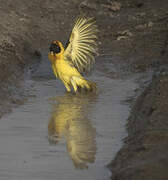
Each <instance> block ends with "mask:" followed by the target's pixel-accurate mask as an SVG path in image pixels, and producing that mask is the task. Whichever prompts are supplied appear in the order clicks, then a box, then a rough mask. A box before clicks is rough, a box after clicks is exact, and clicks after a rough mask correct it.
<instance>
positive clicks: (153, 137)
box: [0, 0, 168, 180]
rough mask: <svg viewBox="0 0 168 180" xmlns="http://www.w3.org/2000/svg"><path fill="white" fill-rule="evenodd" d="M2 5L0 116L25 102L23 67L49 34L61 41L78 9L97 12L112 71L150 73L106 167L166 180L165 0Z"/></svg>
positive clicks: (118, 174)
mask: <svg viewBox="0 0 168 180" xmlns="http://www.w3.org/2000/svg"><path fill="white" fill-rule="evenodd" d="M0 4H1V5H0V15H1V16H0V20H1V21H0V39H1V40H0V55H1V56H0V74H1V76H0V82H1V84H0V85H1V86H0V99H1V102H0V107H1V108H0V115H1V116H2V114H3V113H5V112H8V111H9V110H11V107H13V106H14V105H18V104H22V103H23V102H24V99H25V97H27V96H26V94H25V91H24V88H23V82H24V76H23V75H24V73H25V68H26V67H27V66H28V65H30V64H32V63H34V64H36V63H38V62H39V61H40V57H41V56H42V55H43V54H45V53H47V49H48V46H49V44H50V42H51V41H52V40H53V39H58V40H60V41H62V42H64V43H66V41H67V39H68V36H69V33H70V31H71V27H72V23H73V20H74V19H75V17H76V16H77V15H78V14H79V13H80V12H81V11H83V12H85V13H87V14H88V15H90V16H95V17H96V19H97V23H98V25H99V29H100V38H99V40H100V42H99V44H100V55H103V54H110V55H112V56H113V57H116V58H113V59H114V60H113V62H112V63H114V64H115V65H116V67H119V68H118V72H117V75H119V76H123V74H124V75H125V74H127V73H136V72H145V71H148V70H150V69H153V70H154V71H155V73H154V77H153V79H152V82H151V84H150V85H148V87H146V89H145V90H144V92H143V93H142V94H141V95H140V96H139V97H138V98H137V99H136V101H135V103H134V105H133V108H132V111H131V114H130V117H129V119H128V138H127V139H126V141H125V144H124V146H123V148H122V149H121V151H120V152H119V153H118V154H117V156H116V158H115V160H114V161H113V163H112V165H111V166H110V167H112V173H113V177H112V179H115V180H120V179H123V180H126V179H129V180H131V179H133V180H136V179H142V178H143V179H148V180H149V179H165V180H166V179H168V173H167V171H166V169H167V166H168V154H167V147H168V134H167V132H168V131H167V125H168V124H167V117H168V104H167V102H168V93H167V92H168V86H167V84H168V76H167V68H166V67H167V63H168V60H167V57H168V46H167V44H168V23H167V22H168V3H167V0H162V1H157V0H146V1H142V0H118V1H111V0H107V1H103V0H88V1H82V0H81V1H79V0H73V1H68V0H57V1H54V0H51V1H42V0H29V1H27V0H22V1H20V0H15V1H12V0H0ZM58 37H59V38H58ZM115 73H116V72H115ZM112 74H113V72H112Z"/></svg>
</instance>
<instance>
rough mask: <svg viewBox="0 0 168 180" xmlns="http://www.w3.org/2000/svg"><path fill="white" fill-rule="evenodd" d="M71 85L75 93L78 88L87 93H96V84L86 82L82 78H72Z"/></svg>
mask: <svg viewBox="0 0 168 180" xmlns="http://www.w3.org/2000/svg"><path fill="white" fill-rule="evenodd" d="M71 84H72V86H73V88H74V91H75V92H76V91H77V89H78V88H81V89H86V90H88V91H95V92H96V91H97V86H96V83H94V82H91V81H88V80H86V79H84V78H81V77H78V76H73V77H72V79H71Z"/></svg>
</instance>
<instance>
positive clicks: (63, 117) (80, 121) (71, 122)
mask: <svg viewBox="0 0 168 180" xmlns="http://www.w3.org/2000/svg"><path fill="white" fill-rule="evenodd" d="M96 96H97V95H94V94H92V93H90V94H76V95H74V94H70V93H66V94H65V95H64V96H61V97H57V98H56V100H57V102H58V104H53V112H52V115H51V118H50V121H49V124H48V135H49V136H48V137H49V141H50V143H57V142H59V140H60V139H61V138H62V137H64V138H65V141H66V146H67V151H68V153H69V155H70V157H71V159H72V161H73V164H74V166H75V167H76V168H78V169H85V168H88V163H94V161H95V154H96V140H95V135H96V130H95V128H94V127H93V126H92V124H91V121H90V119H89V114H90V113H91V108H92V105H93V103H94V102H95V101H96Z"/></svg>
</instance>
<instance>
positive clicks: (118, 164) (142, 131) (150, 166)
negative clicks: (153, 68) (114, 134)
mask: <svg viewBox="0 0 168 180" xmlns="http://www.w3.org/2000/svg"><path fill="white" fill-rule="evenodd" d="M167 119H168V75H159V77H154V78H153V80H152V83H151V84H150V85H149V86H148V87H147V88H146V89H145V90H144V92H143V93H142V94H141V95H140V96H139V97H138V98H137V99H136V101H135V104H134V106H133V108H132V111H131V114H130V117H129V119H128V137H127V138H126V140H125V145H124V146H123V147H122V149H121V150H120V152H119V153H118V154H117V156H116V158H115V160H114V161H113V162H112V164H111V169H112V172H113V176H112V179H115V180H118V179H121V180H122V179H123V180H127V179H129V180H140V179H145V180H150V179H151V180H152V179H153V180H161V179H162V180H166V179H167V178H168V172H167V166H168V152H167V148H168V123H167Z"/></svg>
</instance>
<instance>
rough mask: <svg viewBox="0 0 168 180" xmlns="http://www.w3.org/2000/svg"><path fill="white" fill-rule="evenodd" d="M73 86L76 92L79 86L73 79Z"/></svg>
mask: <svg viewBox="0 0 168 180" xmlns="http://www.w3.org/2000/svg"><path fill="white" fill-rule="evenodd" d="M71 84H72V86H73V88H74V91H75V92H76V91H77V89H78V87H77V85H76V83H75V81H74V80H73V79H71Z"/></svg>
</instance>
